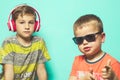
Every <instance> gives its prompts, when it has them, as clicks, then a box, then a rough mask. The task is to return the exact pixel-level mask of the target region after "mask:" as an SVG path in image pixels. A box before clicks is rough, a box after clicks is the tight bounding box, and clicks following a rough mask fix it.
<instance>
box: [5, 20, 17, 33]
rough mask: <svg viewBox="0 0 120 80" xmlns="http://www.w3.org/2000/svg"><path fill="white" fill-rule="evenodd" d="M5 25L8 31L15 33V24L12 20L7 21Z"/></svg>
mask: <svg viewBox="0 0 120 80" xmlns="http://www.w3.org/2000/svg"><path fill="white" fill-rule="evenodd" d="M7 24H8V28H9V30H10V31H13V32H15V31H16V24H15V22H14V20H9V21H8V23H7Z"/></svg>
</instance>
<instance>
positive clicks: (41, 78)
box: [37, 64, 47, 80]
mask: <svg viewBox="0 0 120 80" xmlns="http://www.w3.org/2000/svg"><path fill="white" fill-rule="evenodd" d="M37 76H38V80H47V72H46V68H45V65H44V64H39V65H38V66H37Z"/></svg>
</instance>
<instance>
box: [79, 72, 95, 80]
mask: <svg viewBox="0 0 120 80" xmlns="http://www.w3.org/2000/svg"><path fill="white" fill-rule="evenodd" d="M78 80H97V79H95V77H94V76H93V70H90V71H89V72H88V73H86V74H85V75H84V76H81V77H80V78H79V79H78Z"/></svg>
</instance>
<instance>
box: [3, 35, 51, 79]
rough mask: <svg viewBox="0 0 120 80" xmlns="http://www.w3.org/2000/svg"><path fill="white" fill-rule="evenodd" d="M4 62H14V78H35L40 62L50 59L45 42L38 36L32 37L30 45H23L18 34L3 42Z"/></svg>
mask: <svg viewBox="0 0 120 80" xmlns="http://www.w3.org/2000/svg"><path fill="white" fill-rule="evenodd" d="M2 47H3V50H4V54H3V56H4V57H3V59H2V61H1V62H2V64H13V66H14V80H34V78H35V74H36V68H37V65H38V64H41V63H44V62H46V61H48V60H49V59H50V56H49V54H48V51H47V48H46V46H45V42H44V40H43V39H42V38H39V37H37V36H34V37H32V41H31V45H30V46H27V47H26V46H23V45H21V44H20V43H19V42H18V40H17V38H16V36H14V37H10V38H8V39H6V40H5V41H4V42H3V46H2Z"/></svg>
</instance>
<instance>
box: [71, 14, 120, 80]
mask: <svg viewBox="0 0 120 80" xmlns="http://www.w3.org/2000/svg"><path fill="white" fill-rule="evenodd" d="M73 29H74V35H75V37H74V38H73V41H74V42H75V43H76V44H77V45H78V48H79V50H80V51H81V52H82V53H83V54H84V55H80V56H76V57H75V60H74V63H73V66H72V71H71V73H70V77H69V80H120V63H119V62H118V61H117V60H116V59H115V58H113V57H112V56H110V55H109V54H107V53H105V52H104V51H102V49H101V46H102V43H103V42H104V41H105V33H104V32H103V24H102V21H101V19H100V18H99V17H97V16H96V15H93V14H87V15H83V16H81V17H80V18H79V19H77V20H76V22H75V23H74V28H73Z"/></svg>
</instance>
